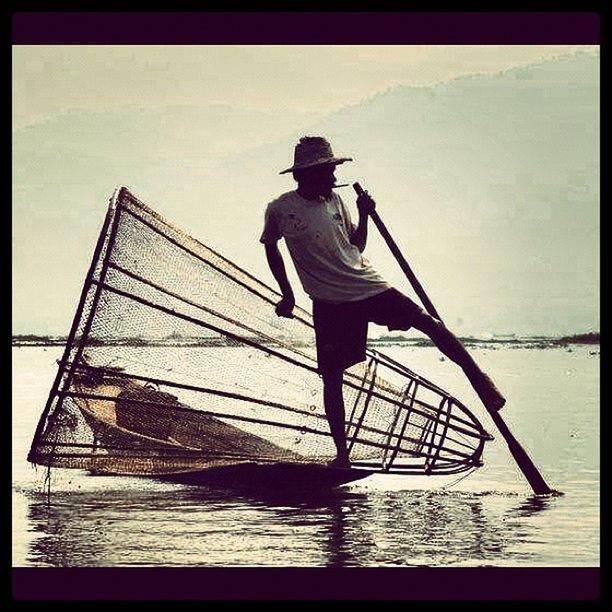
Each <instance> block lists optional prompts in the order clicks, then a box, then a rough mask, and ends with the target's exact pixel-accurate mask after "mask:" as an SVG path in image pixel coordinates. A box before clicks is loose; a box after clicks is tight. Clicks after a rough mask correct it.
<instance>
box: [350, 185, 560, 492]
mask: <svg viewBox="0 0 612 612" xmlns="http://www.w3.org/2000/svg"><path fill="white" fill-rule="evenodd" d="M353 188H354V189H355V191H356V192H357V194H358V195H361V194H363V193H365V192H364V190H363V188H362V187H361V185H360V184H359V183H353ZM370 217H371V218H372V221H374V224H375V225H376V227H377V228H378V231H379V232H380V233H381V235H382V237H383V238H384V239H385V242H386V243H387V246H388V247H389V249H390V250H391V252H392V253H393V255H394V256H395V259H396V260H397V263H398V264H399V265H400V268H401V269H402V270H403V272H404V274H405V275H406V276H407V277H408V280H409V281H410V284H411V285H412V287H413V288H414V290H415V292H416V294H417V295H418V296H419V299H420V300H421V302H422V303H423V306H425V309H426V310H427V312H428V313H429V314H430V315H432V316H433V317H436V319H439V320H440V321H442V318H441V317H440V315H439V314H438V312H437V310H436V309H435V307H434V305H433V304H432V303H431V301H430V299H429V298H428V297H427V294H426V293H425V290H424V289H423V287H422V285H421V283H420V282H419V281H418V279H417V277H416V276H415V274H414V272H413V271H412V270H411V269H410V266H409V265H408V262H407V261H406V259H405V258H404V256H403V255H402V253H401V251H400V250H399V248H398V246H397V244H395V241H394V240H393V238H392V237H391V234H390V233H389V231H388V230H387V228H386V227H385V224H384V223H383V222H382V219H381V218H380V216H379V215H378V213H377V212H376V210H372V211H370ZM485 407H486V406H485ZM486 408H487V411H488V412H489V414H490V415H491V418H492V419H493V422H494V423H495V425H496V427H497V429H498V430H499V432H500V433H501V435H502V436H503V437H504V440H506V444H507V445H508V448H509V449H510V453H511V454H512V456H513V457H514V460H515V461H516V463H517V465H518V466H519V468H520V470H521V472H523V475H524V476H525V478H526V479H527V481H528V482H529V484H530V485H531V488H532V489H533V492H534V493H535V494H536V495H547V494H550V493H553V490H552V489H551V488H550V487H549V486H548V485H547V484H546V482H545V481H544V478H542V475H541V474H540V472H539V471H538V468H537V467H536V466H535V464H534V463H533V461H532V460H531V458H530V457H529V455H528V454H527V452H526V451H525V449H524V448H523V447H522V446H521V445H520V444H519V442H518V440H517V439H516V438H515V437H514V436H513V435H512V433H511V432H510V430H509V429H508V426H507V425H506V423H505V422H504V420H503V419H502V418H501V416H500V415H499V412H497V411H496V410H490V409H489V408H488V407H486Z"/></svg>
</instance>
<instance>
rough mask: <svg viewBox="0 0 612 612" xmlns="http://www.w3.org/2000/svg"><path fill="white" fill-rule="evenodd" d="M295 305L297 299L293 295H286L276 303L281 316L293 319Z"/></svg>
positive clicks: (278, 313)
mask: <svg viewBox="0 0 612 612" xmlns="http://www.w3.org/2000/svg"><path fill="white" fill-rule="evenodd" d="M294 306H295V299H294V297H293V296H292V295H285V296H283V299H282V300H281V301H280V302H279V303H278V304H277V305H276V308H275V311H276V314H277V315H278V316H279V317H287V319H293V312H292V311H293V307H294Z"/></svg>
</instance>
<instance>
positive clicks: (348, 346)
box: [312, 289, 425, 374]
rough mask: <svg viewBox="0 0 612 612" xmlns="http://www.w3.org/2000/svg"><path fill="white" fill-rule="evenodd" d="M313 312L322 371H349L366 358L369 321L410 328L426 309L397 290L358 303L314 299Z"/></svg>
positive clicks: (319, 363)
mask: <svg viewBox="0 0 612 612" xmlns="http://www.w3.org/2000/svg"><path fill="white" fill-rule="evenodd" d="M312 314H313V318H314V328H315V334H316V340H317V363H318V369H319V372H320V373H321V374H325V373H326V372H329V371H338V370H345V369H346V368H349V367H350V366H352V365H354V364H356V363H359V362H360V361H363V360H364V359H365V358H366V342H367V338H368V323H376V324H378V325H386V326H387V328H388V329H389V330H394V329H401V330H407V329H410V328H411V327H412V326H413V325H414V321H415V320H416V319H417V318H419V317H421V316H423V315H424V314H425V311H424V310H423V309H422V308H421V307H420V306H419V305H418V304H416V303H415V302H413V301H412V300H411V299H410V298H409V297H407V296H405V295H404V294H403V293H400V292H399V291H398V290H397V289H387V290H386V291H383V292H382V293H379V294H378V295H375V296H373V297H370V298H366V299H365V300H359V301H357V302H343V303H342V304H329V303H327V302H321V301H319V300H313V304H312Z"/></svg>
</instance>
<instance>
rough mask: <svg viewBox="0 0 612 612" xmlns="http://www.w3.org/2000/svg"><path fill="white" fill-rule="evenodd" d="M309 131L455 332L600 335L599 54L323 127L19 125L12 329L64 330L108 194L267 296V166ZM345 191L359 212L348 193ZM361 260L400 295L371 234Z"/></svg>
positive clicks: (380, 98)
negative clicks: (326, 143)
mask: <svg viewBox="0 0 612 612" xmlns="http://www.w3.org/2000/svg"><path fill="white" fill-rule="evenodd" d="M238 102H239V101H238ZM304 134H324V135H326V136H328V137H329V138H330V140H331V142H332V144H333V146H334V149H335V151H336V152H337V153H341V154H348V155H350V156H351V157H353V158H354V159H355V161H354V162H353V163H347V164H344V165H342V166H340V167H339V168H338V171H337V175H338V178H339V180H340V181H342V182H352V181H353V180H359V181H360V182H361V183H362V184H363V186H364V187H366V188H367V189H369V190H370V192H371V193H372V194H373V195H374V196H375V198H376V200H377V202H378V210H379V213H380V215H381V217H382V218H383V220H384V221H385V222H386V224H387V226H388V227H389V229H390V231H391V233H392V235H393V236H394V237H395V239H396V241H397V242H398V244H399V246H400V248H401V249H402V251H403V252H404V254H405V256H406V257H407V258H408V259H409V261H410V263H411V265H412V267H413V269H414V270H415V273H416V274H417V276H418V277H419V279H420V280H421V282H422V284H423V285H424V286H425V288H426V290H427V292H428V295H429V296H430V298H431V300H432V301H433V302H434V304H436V307H437V309H438V310H439V311H440V313H441V315H442V316H443V318H444V319H445V322H446V323H447V325H449V327H451V328H453V329H454V331H455V332H456V333H458V334H460V335H469V334H474V333H479V332H481V331H483V330H484V331H487V330H495V329H512V330H515V331H516V332H517V333H519V334H529V333H538V332H540V331H543V332H544V333H549V334H559V335H560V334H567V333H570V332H571V330H574V329H588V328H592V327H597V326H598V325H599V311H598V303H599V263H598V262H599V179H600V176H599V57H598V55H594V54H586V53H580V54H575V55H572V56H567V57H559V58H556V59H554V60H548V61H543V62H541V63H539V64H537V65H532V66H527V67H524V68H517V69H512V70H508V71H505V72H503V73H498V74H493V75H474V76H468V77H461V78H457V79H454V80H452V81H449V82H445V83H439V84H437V85H435V86H432V87H409V86H397V87H394V88H392V89H389V90H388V91H385V92H382V93H379V94H377V95H374V96H372V97H369V98H366V99H364V100H363V101H361V102H360V103H358V104H354V105H351V106H347V107H345V108H342V109H340V110H338V111H337V112H335V113H331V114H329V115H327V116H325V117H322V118H318V117H315V116H314V115H303V116H297V115H289V114H286V115H278V114H277V115H272V114H267V113H261V112H250V111H244V110H238V109H233V108H228V107H223V106H215V107H202V108H197V107H183V106H171V107H167V108H160V109H147V110H142V111H141V110H139V109H135V108H129V107H126V108H124V109H118V110H112V111H109V112H107V113H94V112H89V111H74V112H71V113H67V114H65V115H62V116H61V117H56V118H53V119H50V120H49V121H47V122H44V123H39V124H35V125H32V126H29V127H28V128H25V129H22V130H18V131H16V132H15V133H14V134H13V259H14V261H18V262H19V265H18V266H14V298H13V312H14V324H15V326H16V327H15V329H18V330H33V329H34V330H37V331H40V332H47V331H48V332H49V333H62V332H65V331H66V330H67V329H68V327H69V325H70V320H71V318H72V314H73V312H74V308H75V306H76V301H77V299H78V292H79V290H80V286H81V284H82V279H83V277H84V275H85V272H86V270H87V266H88V263H89V258H90V257H91V252H92V249H93V245H94V243H95V239H96V237H97V233H98V231H99V229H100V226H101V223H102V218H103V215H104V208H105V203H106V201H107V199H108V197H109V196H110V195H111V193H112V191H113V189H114V188H115V187H116V186H117V185H119V184H126V185H127V186H128V187H130V188H131V189H132V190H133V191H134V193H135V195H137V196H138V197H141V198H142V199H143V200H145V201H146V202H147V203H149V204H150V205H152V206H153V207H154V208H156V209H157V210H159V212H160V213H161V214H162V215H164V216H166V217H167V218H168V219H170V220H171V221H173V222H174V223H176V225H178V226H179V227H181V228H183V229H185V230H187V231H188V232H189V233H190V234H191V235H193V236H194V237H196V238H198V239H200V240H201V241H203V242H205V243H207V244H209V245H210V246H212V247H213V248H215V249H217V250H219V251H221V252H222V253H223V254H224V255H226V256H227V257H229V258H230V259H232V260H235V261H236V262H237V263H238V264H239V265H242V266H243V267H245V268H247V269H248V270H249V271H251V272H253V273H255V274H256V275H258V276H260V277H261V278H262V279H263V280H264V281H265V282H267V283H270V284H271V285H274V281H273V279H272V277H271V275H270V272H269V270H268V269H267V265H266V262H265V258H264V256H263V250H262V248H261V246H260V245H259V243H258V238H259V234H260V232H261V224H262V222H263V211H264V207H265V204H266V203H267V202H268V201H269V200H271V199H272V198H273V197H275V196H276V195H278V194H279V193H281V192H282V191H287V190H289V189H292V188H293V187H294V183H293V181H292V179H291V176H290V175H284V176H279V174H278V172H279V171H280V170H282V169H284V168H286V167H288V166H289V165H291V162H292V157H293V146H294V144H295V142H296V141H297V138H298V137H299V136H301V135H304ZM262 143H263V144H262ZM340 193H342V195H343V197H344V198H345V199H346V201H347V202H348V204H349V206H350V207H351V210H352V211H353V214H355V208H354V194H353V193H352V190H351V189H350V188H346V189H344V190H342V191H341V192H340ZM33 235H34V236H37V239H36V240H34V241H33V240H32V239H31V236H33ZM366 255H367V256H368V257H369V258H370V259H371V260H372V261H374V262H375V264H376V265H377V267H378V268H380V269H381V271H382V272H383V273H384V274H385V275H386V276H387V277H388V278H389V280H390V281H391V282H392V283H394V284H396V285H397V286H399V287H400V288H402V289H404V290H406V292H407V293H409V294H411V290H410V289H409V287H408V286H407V283H406V281H405V280H404V278H403V276H402V275H401V272H400V271H399V268H398V267H397V265H396V263H395V261H394V260H393V259H392V257H391V256H390V255H389V253H388V250H387V248H386V246H385V245H384V243H383V242H382V241H381V240H380V239H379V237H378V236H377V234H376V231H375V230H374V229H371V231H370V239H369V243H368V247H367V251H366ZM291 274H293V272H291ZM293 280H294V282H295V283H297V280H296V278H295V275H293ZM300 299H302V300H304V299H305V298H303V296H302V297H301V298H300ZM304 303H305V304H306V305H307V301H306V302H304ZM43 304H44V307H41V305H43Z"/></svg>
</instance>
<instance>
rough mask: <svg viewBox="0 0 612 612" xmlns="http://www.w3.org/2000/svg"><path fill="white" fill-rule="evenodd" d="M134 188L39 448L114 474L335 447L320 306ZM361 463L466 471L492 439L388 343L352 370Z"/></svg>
mask: <svg viewBox="0 0 612 612" xmlns="http://www.w3.org/2000/svg"><path fill="white" fill-rule="evenodd" d="M279 299H280V296H279V295H278V294H277V293H276V292H275V291H273V290H272V289H271V288H269V287H268V286H266V285H264V284H263V283H261V282H260V281H258V280H257V279H256V278H254V277H253V276H251V275H250V274H248V273H247V272H245V271H244V270H242V269H240V268H238V267H237V266H236V265H234V264H232V263H231V262H229V261H228V260H226V259H225V258H223V257H222V256H220V255H219V254H218V253H215V252H214V251H213V250H211V249H209V248H208V247H206V246H204V245H202V244H201V243H199V242H197V241H196V240H194V239H193V238H191V237H189V236H188V235H186V234H185V233H184V232H182V231H180V230H178V229H177V228H175V227H173V226H172V225H171V224H170V223H168V222H167V221H165V220H164V219H162V218H161V217H160V216H159V215H158V214H157V213H156V212H154V211H153V210H151V209H150V208H148V207H147V206H145V205H144V204H143V203H142V202H140V201H139V200H137V199H136V198H135V197H134V196H133V195H132V194H130V193H129V191H128V190H127V189H125V188H122V189H121V190H119V191H118V193H117V195H116V196H115V197H114V198H113V199H112V201H111V205H110V207H109V210H108V213H107V216H106V219H105V222H104V226H103V228H102V231H101V234H100V238H99V240H98V244H97V245H96V250H95V253H94V258H93V261H92V265H91V269H90V271H89V273H88V275H87V278H86V281H85V285H84V287H83V293H82V296H81V301H80V303H79V306H78V309H77V313H76V316H75V320H74V324H73V328H72V330H71V333H70V336H69V338H68V342H67V345H66V350H65V353H64V356H63V358H62V359H61V360H60V362H59V368H58V373H57V378H56V380H55V382H54V384H53V386H52V389H51V392H50V395H49V400H48V402H47V405H46V406H45V409H44V411H43V414H42V416H41V419H40V422H39V424H38V428H37V431H36V435H35V438H34V441H33V444H32V449H31V451H30V455H29V459H30V461H32V462H35V463H39V464H44V465H50V466H56V467H68V468H85V469H89V470H92V471H95V472H103V473H114V474H168V473H176V472H181V471H192V470H200V469H204V468H209V467H214V466H222V465H230V464H235V463H241V462H253V461H254V462H258V463H270V462H300V463H318V462H324V461H327V460H329V459H331V458H333V457H334V456H335V447H334V444H333V441H332V438H331V435H330V431H329V426H328V423H327V419H326V417H325V413H324V408H323V393H322V382H321V379H320V376H319V375H318V373H317V369H316V368H317V364H316V350H315V342H314V330H313V327H312V318H311V315H310V314H309V313H308V312H306V311H305V310H302V309H300V308H298V307H296V308H295V310H294V313H295V317H294V318H293V319H286V318H279V317H277V316H276V315H275V313H274V307H273V306H274V304H276V302H277V301H278V300H279ZM344 399H345V405H346V431H347V437H348V441H349V448H350V457H351V461H352V464H353V465H354V466H356V467H366V468H369V469H374V470H379V471H387V472H403V473H421V474H435V473H454V472H459V471H463V470H465V469H468V468H471V467H474V466H476V465H479V463H480V456H481V453H482V448H483V445H484V441H485V440H487V439H489V436H488V434H487V433H486V432H485V431H484V430H483V428H482V426H481V425H480V423H479V422H478V421H477V419H476V418H475V417H474V416H473V415H472V414H471V413H470V412H469V411H468V410H467V408H465V406H463V405H462V404H461V403H460V402H459V401H458V400H456V399H455V398H453V397H452V396H450V395H449V394H448V393H446V392H445V391H444V390H442V389H440V388H438V387H437V386H435V385H434V384H432V383H430V382H429V381H427V380H426V379H424V378H422V377H420V376H418V375H417V374H415V373H414V372H412V371H411V370H409V369H407V368H405V367H404V366H402V365H400V364H398V363H396V362H395V361H393V360H391V359H390V358H388V357H386V356H385V355H383V354H381V353H378V352H374V351H368V359H367V361H366V362H364V363H361V364H357V365H355V366H353V367H352V368H350V369H349V370H347V371H346V372H345V375H344Z"/></svg>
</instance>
